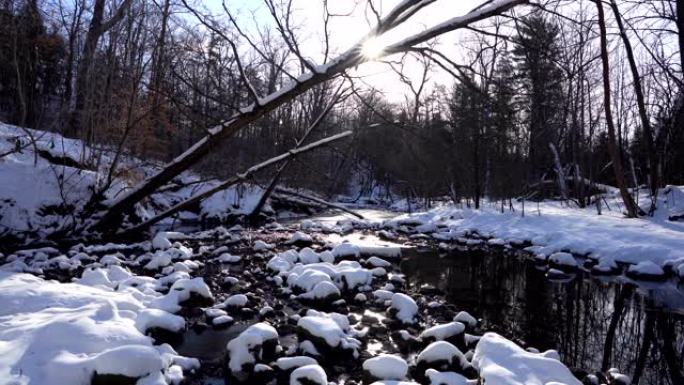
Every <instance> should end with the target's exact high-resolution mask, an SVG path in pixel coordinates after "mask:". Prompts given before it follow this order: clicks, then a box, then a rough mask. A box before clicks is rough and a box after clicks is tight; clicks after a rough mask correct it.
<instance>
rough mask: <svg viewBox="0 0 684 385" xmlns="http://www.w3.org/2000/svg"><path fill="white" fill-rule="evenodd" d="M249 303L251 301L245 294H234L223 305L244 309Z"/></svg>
mask: <svg viewBox="0 0 684 385" xmlns="http://www.w3.org/2000/svg"><path fill="white" fill-rule="evenodd" d="M247 302H249V299H248V298H247V296H246V295H244V294H233V295H231V296H230V297H228V298H226V300H225V301H223V305H224V306H226V307H244V306H245V305H247Z"/></svg>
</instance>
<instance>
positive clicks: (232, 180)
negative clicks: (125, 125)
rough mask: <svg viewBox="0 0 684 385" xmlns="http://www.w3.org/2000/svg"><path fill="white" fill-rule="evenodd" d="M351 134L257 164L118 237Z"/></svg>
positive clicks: (156, 221) (332, 137)
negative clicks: (265, 169) (282, 162)
mask: <svg viewBox="0 0 684 385" xmlns="http://www.w3.org/2000/svg"><path fill="white" fill-rule="evenodd" d="M351 134H352V132H351V131H345V132H342V133H340V134H337V135H333V136H331V137H328V138H325V139H321V140H319V141H317V142H313V143H311V144H308V145H306V146H303V147H300V148H297V149H294V150H290V151H288V152H286V153H284V154H281V155H279V156H276V157H275V158H271V159H268V160H266V161H264V162H262V163H259V164H257V165H256V166H252V167H250V168H249V169H248V170H247V171H245V172H244V173H242V174H238V175H235V176H233V177H231V178H229V179H226V180H224V181H223V182H221V183H219V184H218V185H216V186H214V187H212V188H210V189H207V190H204V191H202V192H201V193H198V194H196V195H193V196H192V197H190V198H188V199H186V200H184V201H182V202H180V203H178V204H176V205H174V206H173V207H171V208H169V209H167V210H165V211H164V212H162V213H161V214H158V215H157V216H155V217H153V218H150V219H148V220H146V221H144V222H143V223H141V224H138V225H135V226H133V227H130V228H128V229H125V230H123V231H122V232H120V233H119V234H118V235H130V234H135V233H137V232H140V231H144V230H146V229H148V228H149V227H150V226H152V225H154V224H156V223H158V222H159V221H161V220H162V219H165V218H168V217H170V216H171V215H173V214H176V213H178V212H180V211H182V210H183V209H185V208H187V207H189V206H191V205H193V204H195V203H197V202H201V201H202V200H204V198H207V197H210V196H212V195H214V194H215V193H217V192H219V191H222V190H225V189H227V188H228V187H230V186H232V185H234V184H236V183H239V182H242V181H244V180H246V179H247V178H248V177H250V176H251V175H254V174H255V173H256V172H257V171H259V170H263V169H264V168H266V167H269V166H271V165H273V164H276V163H278V162H281V161H283V160H287V159H289V158H291V157H294V156H297V155H299V154H302V153H305V152H308V151H311V150H313V149H315V148H317V147H320V146H323V145H326V144H330V143H332V142H334V141H336V140H340V139H342V138H346V137H348V136H349V135H351Z"/></svg>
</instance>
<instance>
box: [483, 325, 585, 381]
mask: <svg viewBox="0 0 684 385" xmlns="http://www.w3.org/2000/svg"><path fill="white" fill-rule="evenodd" d="M472 363H473V365H474V366H475V368H476V369H477V370H478V371H479V373H480V377H481V378H482V380H483V381H484V382H485V383H487V384H497V385H547V384H549V383H560V384H565V385H580V384H581V383H580V381H579V380H577V379H576V378H575V377H574V376H573V375H572V373H571V372H570V370H569V369H568V368H567V367H566V366H565V365H563V364H562V363H561V362H560V361H558V360H556V359H554V358H549V357H545V356H544V354H543V353H542V354H537V353H531V352H527V351H525V350H524V349H522V348H521V347H519V346H518V345H516V344H515V343H513V342H512V341H509V340H507V339H505V338H503V337H501V336H500V335H498V334H496V333H486V334H485V335H484V336H482V338H481V339H480V342H478V344H477V347H476V348H475V355H474V356H473V359H472Z"/></svg>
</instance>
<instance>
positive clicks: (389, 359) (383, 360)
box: [363, 354, 408, 380]
mask: <svg viewBox="0 0 684 385" xmlns="http://www.w3.org/2000/svg"><path fill="white" fill-rule="evenodd" d="M363 370H365V371H367V372H368V373H369V374H370V375H371V376H373V377H374V378H376V379H379V380H403V379H405V378H406V375H407V374H408V364H407V363H406V361H404V359H403V358H401V357H399V356H395V355H392V354H381V355H379V356H377V357H373V358H369V359H367V360H366V361H364V362H363Z"/></svg>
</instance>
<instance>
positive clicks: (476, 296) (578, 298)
mask: <svg viewBox="0 0 684 385" xmlns="http://www.w3.org/2000/svg"><path fill="white" fill-rule="evenodd" d="M360 211H361V213H362V215H364V216H366V217H368V218H370V219H375V220H383V219H387V218H391V217H392V216H394V215H396V214H395V213H389V212H383V211H377V210H360ZM342 218H349V217H348V216H346V215H321V216H317V217H314V218H308V219H314V220H316V221H319V222H323V223H329V224H334V223H336V222H337V221H338V220H339V219H342ZM300 222H301V219H290V220H282V223H283V224H285V225H292V224H297V223H300ZM326 237H327V238H326V239H327V240H329V241H334V242H341V241H345V240H350V241H353V242H354V243H356V244H359V243H365V244H367V245H377V244H387V243H388V242H387V241H381V240H380V239H379V238H377V236H375V235H373V234H369V233H367V232H366V233H361V232H358V231H354V232H351V233H348V234H345V235H337V234H329V235H326ZM395 267H397V268H398V269H399V270H400V271H401V273H403V274H404V275H405V280H406V284H407V288H408V289H409V290H410V291H412V292H413V293H421V294H423V293H425V294H429V295H431V296H432V295H436V296H439V298H443V299H444V300H446V302H447V303H448V304H450V305H453V306H454V307H455V308H457V309H458V310H466V311H468V312H469V313H471V314H472V315H473V316H475V317H476V318H478V319H480V322H481V325H480V328H481V330H482V331H495V332H497V333H500V334H502V335H504V336H505V337H507V338H509V339H511V340H513V341H516V342H518V343H519V344H521V345H522V346H532V347H535V348H537V349H539V350H541V351H543V350H547V349H555V350H557V351H558V352H559V354H560V357H561V360H562V361H563V363H564V364H566V365H567V366H568V367H570V368H571V369H572V370H573V371H574V372H575V374H576V375H577V376H578V378H580V379H581V378H582V373H588V372H589V373H590V372H596V371H606V370H608V369H609V368H613V367H615V368H617V369H618V370H619V371H620V372H621V373H625V374H628V375H630V376H632V378H633V379H634V382H633V383H637V380H638V381H639V383H641V384H650V385H661V384H662V385H680V384H684V378H683V372H682V366H683V360H684V351H683V349H684V348H683V347H684V289H683V288H682V287H681V286H680V285H679V284H678V283H676V282H674V281H665V282H636V281H633V280H631V279H628V278H626V277H624V276H613V277H598V276H593V275H591V274H590V273H589V272H588V271H585V270H579V271H578V272H576V273H574V274H568V275H566V276H564V277H562V278H560V279H551V278H549V277H548V276H547V274H546V271H545V269H544V268H541V267H540V266H538V265H537V264H535V262H534V261H533V260H532V259H530V258H525V257H524V256H522V255H521V254H520V253H516V252H510V251H504V250H501V249H462V248H456V249H453V250H449V251H440V250H438V249H437V248H436V245H435V246H434V247H425V244H423V245H422V246H415V245H411V247H408V248H404V249H403V252H402V259H401V260H400V261H399V262H397V263H396V264H395ZM231 273H232V274H233V275H236V276H239V274H241V271H240V269H237V270H235V271H231ZM368 311H369V310H365V311H364V310H357V311H356V313H353V312H352V313H350V314H354V315H356V316H358V317H359V318H361V317H362V316H364V315H368V314H365V313H367V312H368ZM370 315H371V316H374V317H376V318H380V317H383V314H375V313H372V314H370ZM253 322H257V321H256V320H246V321H244V322H239V323H236V324H235V325H233V326H231V327H229V328H227V329H223V330H213V329H211V328H209V329H206V330H200V331H199V332H198V331H195V330H190V331H189V332H188V333H186V335H185V341H184V342H183V344H182V345H181V346H179V348H178V350H179V352H180V353H181V354H184V355H188V356H192V357H197V358H200V359H202V360H214V361H219V360H220V359H221V358H222V357H220V356H219V355H218V354H220V352H223V351H224V347H225V344H226V343H227V342H228V341H229V340H231V339H232V338H234V337H235V336H237V335H238V334H239V333H240V332H241V331H242V330H244V329H245V328H246V327H247V326H248V325H249V324H251V323H253ZM288 338H291V336H287V335H286V336H281V344H283V346H286V345H287V344H288V342H287V341H286V340H287V339H288ZM367 350H368V352H369V353H370V354H372V355H375V354H378V353H381V352H390V353H392V352H393V351H392V347H391V346H390V345H388V344H386V343H383V341H378V340H375V341H370V342H369V344H368V347H367ZM217 352H219V353H217Z"/></svg>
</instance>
